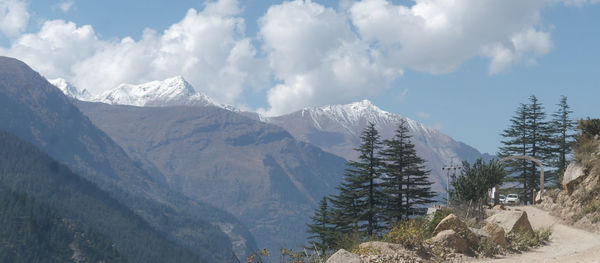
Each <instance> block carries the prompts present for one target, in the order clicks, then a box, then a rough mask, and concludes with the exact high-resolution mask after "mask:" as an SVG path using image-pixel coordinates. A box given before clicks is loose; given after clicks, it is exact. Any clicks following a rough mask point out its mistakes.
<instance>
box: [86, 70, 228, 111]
mask: <svg viewBox="0 0 600 263" xmlns="http://www.w3.org/2000/svg"><path fill="white" fill-rule="evenodd" d="M94 100H95V101H98V102H103V103H106V104H118V105H131V106H140V107H142V106H180V105H193V106H217V103H215V102H214V101H213V100H212V99H211V98H209V97H208V96H206V95H204V94H202V93H199V92H196V90H194V88H193V87H192V86H191V85H190V84H189V83H188V82H187V81H186V80H185V79H184V78H183V77H181V76H177V77H174V78H169V79H166V80H163V81H151V82H148V83H144V84H139V85H133V84H121V85H119V86H118V87H117V88H115V89H113V90H109V91H106V92H104V93H102V94H101V95H100V96H98V97H97V98H95V99H94Z"/></svg>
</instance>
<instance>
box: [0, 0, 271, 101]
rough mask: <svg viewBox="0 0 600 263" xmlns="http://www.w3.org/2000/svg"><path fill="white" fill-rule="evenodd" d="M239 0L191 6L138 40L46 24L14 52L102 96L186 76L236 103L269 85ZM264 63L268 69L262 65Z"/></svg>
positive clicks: (42, 69)
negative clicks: (249, 90)
mask: <svg viewBox="0 0 600 263" xmlns="http://www.w3.org/2000/svg"><path fill="white" fill-rule="evenodd" d="M239 10H240V9H239V8H238V7H237V1H232V0H223V1H219V2H209V3H207V4H206V7H205V9H204V10H202V11H200V12H199V11H196V10H195V9H190V10H189V11H188V12H187V14H186V15H185V17H184V18H183V19H182V20H181V21H179V22H177V23H175V24H173V25H172V26H170V27H169V28H168V29H166V30H165V31H164V32H156V31H154V30H151V29H146V30H145V31H144V33H143V36H142V37H141V39H139V40H137V41H136V40H134V39H132V38H130V37H126V38H123V39H121V40H119V41H105V40H101V39H99V38H98V37H97V35H96V34H95V32H94V29H93V28H92V26H90V25H85V26H80V27H78V26H77V25H75V24H74V23H71V22H65V21H61V20H52V21H47V22H45V23H44V25H43V26H42V29H41V30H40V31H39V32H37V33H34V34H26V35H23V36H21V37H19V38H18V39H17V40H16V41H14V42H13V44H12V45H11V47H10V48H9V49H0V53H2V54H10V55H11V56H15V57H17V58H20V59H23V60H24V61H25V62H27V63H29V64H30V65H32V66H33V67H34V68H36V69H37V70H39V71H40V72H42V73H43V74H44V75H46V76H47V77H50V78H55V77H64V78H66V79H69V80H70V81H71V82H72V83H73V84H75V85H77V86H79V87H81V88H85V89H87V90H88V91H90V92H92V93H95V94H98V93H100V92H103V91H105V90H107V89H111V88H114V87H116V86H117V85H118V84H121V83H124V82H126V83H141V82H145V81H151V80H156V79H165V78H169V77H172V76H175V75H183V76H184V77H185V78H186V79H187V80H188V81H189V82H190V83H192V85H194V87H196V89H198V90H200V91H203V92H205V93H207V94H208V95H209V96H211V97H213V98H215V99H216V100H217V101H219V102H223V103H235V102H236V101H237V100H238V99H239V95H240V94H241V93H242V91H243V89H244V87H245V86H247V85H265V84H264V79H266V76H268V71H267V69H266V65H264V62H262V61H261V60H260V59H257V58H256V50H255V48H254V46H253V45H252V43H251V41H250V39H248V38H247V37H245V36H244V31H245V22H244V20H243V19H242V18H239V17H236V16H234V15H235V14H237V13H239ZM263 65H264V66H263Z"/></svg>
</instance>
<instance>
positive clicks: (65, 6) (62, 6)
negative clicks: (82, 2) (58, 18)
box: [58, 0, 75, 13]
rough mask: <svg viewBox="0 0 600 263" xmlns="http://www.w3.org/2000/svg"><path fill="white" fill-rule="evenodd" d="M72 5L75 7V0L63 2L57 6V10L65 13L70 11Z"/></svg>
mask: <svg viewBox="0 0 600 263" xmlns="http://www.w3.org/2000/svg"><path fill="white" fill-rule="evenodd" d="M73 5H75V0H67V1H63V2H61V3H60V4H59V5H58V8H59V9H60V10H61V11H63V13H67V12H69V10H71V8H72V7H73Z"/></svg>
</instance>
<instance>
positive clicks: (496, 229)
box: [482, 222, 508, 247]
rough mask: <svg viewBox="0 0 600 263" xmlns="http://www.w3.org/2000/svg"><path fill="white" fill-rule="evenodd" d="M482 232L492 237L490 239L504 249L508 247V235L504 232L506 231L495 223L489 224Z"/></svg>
mask: <svg viewBox="0 0 600 263" xmlns="http://www.w3.org/2000/svg"><path fill="white" fill-rule="evenodd" d="M482 230H483V231H485V232H486V233H488V234H489V235H490V239H491V240H492V241H493V242H494V243H496V244H498V245H500V246H502V247H507V246H508V241H507V240H506V233H505V232H504V229H503V228H502V227H500V226H499V225H498V224H496V223H493V222H488V223H487V224H486V225H485V226H484V227H483V229H482Z"/></svg>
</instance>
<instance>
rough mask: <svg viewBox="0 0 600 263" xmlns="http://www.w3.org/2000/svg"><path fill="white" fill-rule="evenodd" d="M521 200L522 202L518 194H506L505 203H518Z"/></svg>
mask: <svg viewBox="0 0 600 263" xmlns="http://www.w3.org/2000/svg"><path fill="white" fill-rule="evenodd" d="M519 202H520V200H519V195H517V194H509V195H507V196H506V201H505V203H507V204H511V205H518V204H519Z"/></svg>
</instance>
